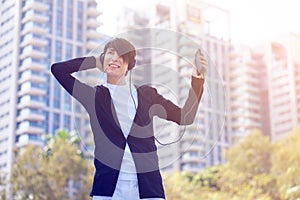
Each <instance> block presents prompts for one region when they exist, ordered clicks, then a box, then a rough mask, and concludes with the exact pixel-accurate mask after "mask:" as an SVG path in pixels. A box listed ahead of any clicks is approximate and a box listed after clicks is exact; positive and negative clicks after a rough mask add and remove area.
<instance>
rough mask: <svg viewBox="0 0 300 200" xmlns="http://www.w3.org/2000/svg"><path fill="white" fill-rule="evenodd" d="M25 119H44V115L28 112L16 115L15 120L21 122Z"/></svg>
mask: <svg viewBox="0 0 300 200" xmlns="http://www.w3.org/2000/svg"><path fill="white" fill-rule="evenodd" d="M26 120H32V121H44V120H45V116H44V115H43V114H38V113H32V112H28V113H26V114H22V115H20V116H18V117H17V122H22V121H26Z"/></svg>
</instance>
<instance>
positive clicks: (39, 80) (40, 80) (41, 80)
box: [18, 74, 46, 84]
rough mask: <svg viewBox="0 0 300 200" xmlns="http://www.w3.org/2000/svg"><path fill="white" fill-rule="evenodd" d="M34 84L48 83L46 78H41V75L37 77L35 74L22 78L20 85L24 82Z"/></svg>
mask: <svg viewBox="0 0 300 200" xmlns="http://www.w3.org/2000/svg"><path fill="white" fill-rule="evenodd" d="M27 81H29V82H34V83H45V82H46V78H45V77H43V76H41V75H35V74H27V75H26V76H22V77H21V78H20V79H19V81H18V83H19V84H22V83H24V82H27Z"/></svg>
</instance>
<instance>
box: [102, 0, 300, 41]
mask: <svg viewBox="0 0 300 200" xmlns="http://www.w3.org/2000/svg"><path fill="white" fill-rule="evenodd" d="M203 1H204V2H208V3H209V4H214V5H217V6H219V7H221V8H223V9H225V10H228V11H229V14H230V36H231V41H232V42H233V43H238V44H247V45H255V44H256V43H261V42H264V41H268V40H270V39H274V38H276V37H278V36H280V35H283V34H287V33H289V32H293V33H298V34H300V22H299V21H300V10H299V8H300V1H299V0H203ZM149 2H153V1H149V0H142V1H141V0H127V1H118V0H110V1H106V2H104V3H103V4H104V6H105V10H106V11H107V12H106V14H105V17H104V20H105V21H110V24H109V25H106V29H107V33H110V31H111V30H110V27H111V26H113V21H112V20H109V19H111V18H112V17H114V16H115V15H116V13H117V12H118V11H119V9H122V6H123V4H127V5H130V6H133V7H136V8H137V9H138V8H139V7H143V6H145V4H147V3H149ZM157 2H160V1H159V0H157Z"/></svg>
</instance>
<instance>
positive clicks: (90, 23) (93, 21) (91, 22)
mask: <svg viewBox="0 0 300 200" xmlns="http://www.w3.org/2000/svg"><path fill="white" fill-rule="evenodd" d="M100 25H101V23H100V22H99V21H97V20H96V19H94V18H90V19H88V20H87V26H88V27H93V28H98V27H99V26H100Z"/></svg>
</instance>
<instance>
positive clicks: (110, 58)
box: [103, 48, 128, 77]
mask: <svg viewBox="0 0 300 200" xmlns="http://www.w3.org/2000/svg"><path fill="white" fill-rule="evenodd" d="M103 65H104V66H103V67H104V71H105V72H106V73H107V75H108V76H112V77H122V76H125V74H126V72H127V70H128V63H126V62H125V61H124V59H123V58H122V57H120V56H119V55H118V53H117V51H116V50H115V49H113V48H108V49H107V50H106V52H105V56H104V63H103Z"/></svg>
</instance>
